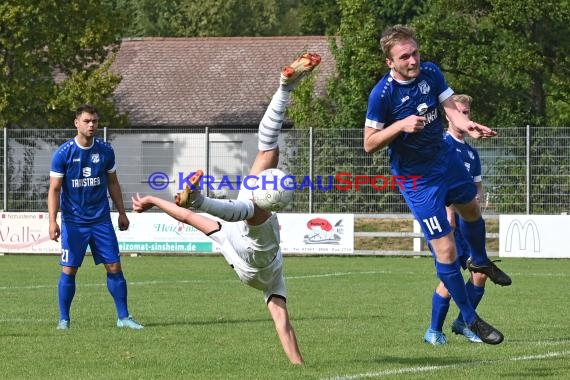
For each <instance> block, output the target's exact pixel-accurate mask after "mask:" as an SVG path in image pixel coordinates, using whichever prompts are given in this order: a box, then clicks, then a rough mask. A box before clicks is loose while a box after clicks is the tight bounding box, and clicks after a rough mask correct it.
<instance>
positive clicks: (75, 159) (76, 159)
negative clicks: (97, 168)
mask: <svg viewBox="0 0 570 380" xmlns="http://www.w3.org/2000/svg"><path fill="white" fill-rule="evenodd" d="M72 162H81V158H74V159H73V161H72Z"/></svg>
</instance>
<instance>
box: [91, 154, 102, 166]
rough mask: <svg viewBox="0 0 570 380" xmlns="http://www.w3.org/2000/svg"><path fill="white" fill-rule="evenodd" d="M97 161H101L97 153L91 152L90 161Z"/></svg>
mask: <svg viewBox="0 0 570 380" xmlns="http://www.w3.org/2000/svg"><path fill="white" fill-rule="evenodd" d="M99 161H101V159H100V158H99V153H93V154H92V155H91V162H93V163H94V164H98V163H99Z"/></svg>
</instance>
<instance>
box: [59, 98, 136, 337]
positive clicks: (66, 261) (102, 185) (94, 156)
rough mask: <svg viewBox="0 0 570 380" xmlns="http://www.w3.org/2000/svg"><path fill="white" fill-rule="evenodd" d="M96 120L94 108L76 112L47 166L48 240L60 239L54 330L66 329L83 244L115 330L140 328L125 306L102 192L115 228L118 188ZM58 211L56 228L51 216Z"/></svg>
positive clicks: (122, 217) (123, 222)
mask: <svg viewBox="0 0 570 380" xmlns="http://www.w3.org/2000/svg"><path fill="white" fill-rule="evenodd" d="M98 123H99V116H98V113H97V110H96V109H95V107H93V106H91V105H88V104H85V105H82V106H80V107H79V108H77V110H76V113H75V127H76V128H77V136H75V137H74V138H72V139H70V140H69V141H67V142H66V143H64V144H62V145H61V146H60V147H59V148H58V149H57V150H56V151H55V153H54V155H53V157H52V162H51V170H50V183H49V192H48V210H49V236H50V239H52V240H55V241H58V239H59V238H60V237H61V259H60V262H59V263H60V265H61V266H62V271H61V275H60V277H59V282H58V285H57V289H58V301H59V314H60V318H59V323H58V325H57V329H58V330H68V329H69V328H70V326H71V324H70V321H71V318H70V309H71V302H72V301H73V297H74V296H75V276H76V274H77V270H78V269H79V267H80V266H81V264H82V263H83V259H84V257H85V252H86V250H87V245H89V247H90V248H91V252H92V254H93V260H94V261H95V264H103V265H104V266H105V269H106V270H107V289H109V293H111V296H112V297H113V300H114V301H115V307H116V309H117V316H118V319H117V327H119V328H130V329H135V330H138V329H142V328H143V326H142V325H141V324H139V323H138V322H136V321H135V320H134V319H133V318H132V317H131V315H130V314H129V310H128V308H127V282H126V280H125V277H124V276H123V271H122V268H121V261H120V257H119V244H118V241H117V235H116V234H115V230H114V228H113V224H112V222H111V210H110V207H109V201H108V199H107V191H109V195H110V196H111V199H112V200H113V203H114V204H115V207H117V210H118V211H119V229H120V230H126V229H127V228H129V219H128V218H127V214H126V213H125V206H124V204H123V195H122V192H121V186H120V184H119V180H118V178H117V173H116V165H115V153H114V151H113V148H111V145H109V144H108V143H106V142H104V141H103V140H100V139H96V138H95V132H96V131H97V126H98ZM60 208H61V229H60V227H59V225H58V223H57V220H56V218H57V213H58V211H59V209H60Z"/></svg>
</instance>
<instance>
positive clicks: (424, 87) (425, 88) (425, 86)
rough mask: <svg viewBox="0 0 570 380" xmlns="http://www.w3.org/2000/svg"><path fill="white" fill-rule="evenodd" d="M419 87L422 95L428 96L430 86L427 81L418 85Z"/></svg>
mask: <svg viewBox="0 0 570 380" xmlns="http://www.w3.org/2000/svg"><path fill="white" fill-rule="evenodd" d="M418 87H419V88H420V92H421V93H422V94H424V95H425V94H427V93H428V92H429V89H430V88H429V84H427V82H426V81H425V80H423V81H421V82H420V83H418Z"/></svg>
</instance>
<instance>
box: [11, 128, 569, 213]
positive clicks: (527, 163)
mask: <svg viewBox="0 0 570 380" xmlns="http://www.w3.org/2000/svg"><path fill="white" fill-rule="evenodd" d="M75 133H76V131H75V130H74V129H67V130H33V129H4V130H3V133H2V134H1V136H0V142H1V145H0V158H1V160H2V163H3V165H2V170H1V173H0V174H1V177H0V181H1V183H0V186H1V189H2V192H1V194H0V208H2V209H3V210H5V211H47V191H48V186H49V169H50V161H51V156H52V154H53V152H54V151H55V149H56V148H57V146H59V145H60V144H62V143H63V142H65V141H66V140H67V139H69V138H71V137H73V136H75ZM362 135H363V131H362V130H361V129H352V130H333V129H307V130H288V131H284V133H283V134H282V138H281V141H280V147H281V161H280V166H281V167H283V168H284V169H285V170H286V171H288V172H290V173H292V174H293V175H295V177H296V182H297V191H296V193H295V199H294V202H293V204H292V205H290V206H289V209H287V210H286V211H287V212H312V213H316V212H334V213H336V212H340V213H355V214H390V213H393V214H403V213H408V212H409V210H408V208H407V206H406V205H405V203H404V201H403V198H402V196H401V195H400V193H399V191H398V190H397V186H395V184H393V183H389V182H388V183H384V179H386V178H388V179H389V178H390V176H389V174H390V173H389V167H388V159H387V153H386V151H385V150H384V151H381V152H377V153H375V154H367V153H366V152H364V150H363V148H362V145H363V144H362ZM99 137H101V138H104V139H106V140H107V141H109V142H110V143H111V144H112V145H113V147H114V150H115V153H116V157H117V165H118V175H119V180H120V182H121V186H122V188H123V195H124V198H125V202H126V205H127V207H130V198H131V196H132V195H133V194H135V193H136V192H140V193H142V194H149V193H150V194H155V195H159V196H162V197H164V198H167V199H172V196H173V195H174V194H175V193H176V192H177V191H179V189H180V188H181V184H182V180H183V178H184V177H185V176H186V175H188V174H189V173H191V172H192V170H194V169H198V168H201V169H204V170H205V172H206V173H207V174H209V175H211V178H213V180H212V182H211V183H210V184H209V185H208V186H207V187H206V189H205V191H206V192H208V194H209V195H210V196H213V197H234V196H235V195H236V194H237V190H235V188H236V187H237V186H236V187H233V188H232V187H231V186H228V182H225V186H221V185H222V182H223V179H225V180H226V181H227V180H229V181H234V182H235V181H237V180H239V176H243V175H245V174H247V172H248V169H249V166H250V165H251V163H252V161H253V159H254V157H255V154H256V149H257V138H256V131H254V130H231V131H228V130H219V129H218V130H216V129H211V128H201V129H191V130H190V129H185V130H180V129H152V130H115V129H103V130H100V131H99ZM471 143H472V145H474V146H475V147H476V148H477V149H478V150H479V153H480V156H481V160H482V163H483V183H484V188H485V191H486V195H485V198H484V200H483V203H482V206H483V208H484V209H485V213H486V214H495V215H496V214H503V213H507V214H516V213H521V214H525V213H527V214H560V213H562V212H568V211H569V210H570V127H564V128H555V127H532V128H531V127H528V126H526V127H521V128H505V129H499V136H498V137H495V138H492V139H486V140H481V141H472V142H471ZM156 173H162V175H163V177H162V178H155V177H153V176H156V175H157V174H156ZM357 176H360V177H357ZM151 177H152V178H151ZM149 179H152V181H153V182H152V181H149ZM367 179H368V180H371V179H372V180H373V182H374V183H373V185H371V184H362V183H359V184H357V183H356V182H357V181H359V182H364V181H366V180H367ZM234 186H235V185H234Z"/></svg>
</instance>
